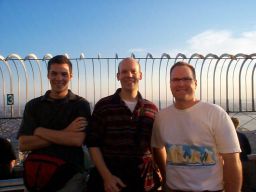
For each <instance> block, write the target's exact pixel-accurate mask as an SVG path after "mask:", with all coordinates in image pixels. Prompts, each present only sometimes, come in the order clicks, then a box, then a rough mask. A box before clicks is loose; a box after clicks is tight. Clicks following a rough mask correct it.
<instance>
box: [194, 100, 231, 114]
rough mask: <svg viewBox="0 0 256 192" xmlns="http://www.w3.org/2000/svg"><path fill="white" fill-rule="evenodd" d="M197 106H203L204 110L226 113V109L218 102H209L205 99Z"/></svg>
mask: <svg viewBox="0 0 256 192" xmlns="http://www.w3.org/2000/svg"><path fill="white" fill-rule="evenodd" d="M197 106H198V107H199V108H203V109H204V110H209V111H214V112H216V111H218V112H221V113H226V112H225V110H224V109H223V108H222V107H221V106H219V105H217V104H214V103H209V102H205V101H200V102H199V103H198V104H197Z"/></svg>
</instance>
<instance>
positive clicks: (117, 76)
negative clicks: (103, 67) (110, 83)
mask: <svg viewBox="0 0 256 192" xmlns="http://www.w3.org/2000/svg"><path fill="white" fill-rule="evenodd" d="M119 76H120V74H119V73H117V74H116V78H117V80H118V81H120V77H119Z"/></svg>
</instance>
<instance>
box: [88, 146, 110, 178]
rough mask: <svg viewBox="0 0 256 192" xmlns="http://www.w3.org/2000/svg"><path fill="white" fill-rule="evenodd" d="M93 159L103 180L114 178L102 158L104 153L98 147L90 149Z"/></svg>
mask: <svg viewBox="0 0 256 192" xmlns="http://www.w3.org/2000/svg"><path fill="white" fill-rule="evenodd" d="M89 152H90V156H91V159H92V161H93V163H94V165H95V166H96V168H97V170H98V171H99V173H100V175H101V177H102V178H103V180H106V178H108V177H110V176H112V174H111V172H110V171H109V169H108V168H107V166H106V164H105V162H104V159H103V157H102V153H101V151H100V149H99V148H98V147H90V148H89Z"/></svg>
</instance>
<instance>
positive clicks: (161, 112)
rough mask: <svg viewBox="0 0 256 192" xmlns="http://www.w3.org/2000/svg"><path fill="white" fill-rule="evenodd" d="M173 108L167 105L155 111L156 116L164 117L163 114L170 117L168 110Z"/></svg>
mask: <svg viewBox="0 0 256 192" xmlns="http://www.w3.org/2000/svg"><path fill="white" fill-rule="evenodd" d="M173 109H174V106H173V105H171V106H168V107H166V108H163V109H161V110H160V111H159V112H158V113H157V117H164V116H168V117H170V114H169V113H170V112H171V111H172V110H173Z"/></svg>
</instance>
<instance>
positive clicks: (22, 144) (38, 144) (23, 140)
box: [19, 135, 51, 152]
mask: <svg viewBox="0 0 256 192" xmlns="http://www.w3.org/2000/svg"><path fill="white" fill-rule="evenodd" d="M49 145H51V142H49V141H47V140H45V139H42V138H40V137H38V136H35V135H31V136H25V135H23V136H20V137H19V149H20V151H22V152H25V151H32V150H36V149H41V148H44V147H48V146H49Z"/></svg>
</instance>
